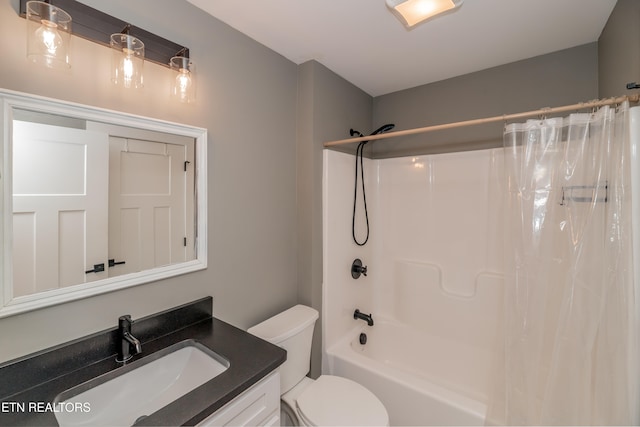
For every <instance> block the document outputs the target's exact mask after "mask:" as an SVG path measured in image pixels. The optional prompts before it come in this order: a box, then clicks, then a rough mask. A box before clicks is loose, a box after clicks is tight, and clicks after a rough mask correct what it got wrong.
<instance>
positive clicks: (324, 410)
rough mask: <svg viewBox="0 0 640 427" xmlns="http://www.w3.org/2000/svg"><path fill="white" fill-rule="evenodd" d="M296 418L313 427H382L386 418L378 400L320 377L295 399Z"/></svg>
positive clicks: (343, 381) (344, 381) (346, 384)
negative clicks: (298, 416) (298, 417)
mask: <svg viewBox="0 0 640 427" xmlns="http://www.w3.org/2000/svg"><path fill="white" fill-rule="evenodd" d="M297 407H298V411H299V413H300V415H301V416H302V417H303V418H304V419H305V421H306V422H307V423H308V424H311V425H314V426H339V425H342V426H386V425H389V415H388V414H387V410H386V409H385V407H384V405H383V404H382V402H380V400H379V399H378V398H377V397H376V396H375V395H374V394H373V393H371V392H370V391H369V390H367V389H366V388H364V387H363V386H361V385H360V384H358V383H356V382H354V381H351V380H348V379H346V378H342V377H336V376H333V375H321V376H320V377H319V378H318V379H317V380H315V381H314V382H313V383H312V384H310V385H309V386H308V387H307V388H306V389H305V390H304V392H303V393H302V394H301V395H300V396H299V397H298V399H297Z"/></svg>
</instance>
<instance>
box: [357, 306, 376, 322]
mask: <svg viewBox="0 0 640 427" xmlns="http://www.w3.org/2000/svg"><path fill="white" fill-rule="evenodd" d="M353 318H354V319H361V320H364V321H365V322H367V325H369V326H373V317H371V314H364V313H361V312H360V310H358V309H357V308H356V311H354V312H353Z"/></svg>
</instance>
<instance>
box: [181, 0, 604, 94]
mask: <svg viewBox="0 0 640 427" xmlns="http://www.w3.org/2000/svg"><path fill="white" fill-rule="evenodd" d="M188 1H189V2H190V3H192V4H194V5H195V6H197V7H199V8H201V9H202V10H204V11H206V12H208V13H209V14H211V15H213V16H215V17H216V18H218V19H220V20H221V21H223V22H225V23H227V24H228V25H230V26H231V27H233V28H235V29H237V30H238V31H240V32H242V33H244V34H246V35H248V36H249V37H251V38H252V39H254V40H257V41H258V42H260V43H262V44H263V45H265V46H267V47H269V48H271V49H272V50H274V51H276V52H278V53H280V54H281V55H283V56H284V57H286V58H288V59H290V60H291V61H293V62H295V63H296V64H301V63H303V62H305V61H308V60H311V59H315V60H317V61H318V62H320V63H322V64H323V65H325V66H326V67H328V68H329V69H331V70H332V71H334V72H335V73H337V74H338V75H340V76H342V77H344V78H345V79H347V80H348V81H350V82H351V83H353V84H355V85H356V86H358V87H359V88H361V89H362V90H364V91H365V92H367V93H369V94H370V95H372V96H378V95H383V94H386V93H390V92H395V91H398V90H402V89H407V88H410V87H415V86H419V85H422V84H426V83H431V82H434V81H438V80H443V79H447V78H450V77H455V76H459V75H462V74H467V73H471V72H474V71H479V70H483V69H486V68H490V67H494V66H497V65H502V64H506V63H509V62H513V61H518V60H521V59H525V58H530V57H533V56H537V55H542V54H545V53H549V52H554V51H557V50H561V49H566V48H569V47H573V46H578V45H581V44H585V43H590V42H594V41H596V40H598V37H599V36H600V33H601V32H602V29H603V28H604V26H605V24H606V22H607V18H608V17H609V15H610V14H611V11H612V10H613V7H614V6H615V3H616V0H466V1H465V3H464V4H463V5H462V7H461V8H460V9H458V10H457V11H455V12H453V13H450V14H447V15H443V16H440V17H437V18H434V19H432V20H430V21H427V22H425V23H423V24H421V25H419V26H417V27H415V28H414V29H412V30H406V29H405V27H404V26H403V25H402V24H401V23H400V22H399V21H398V20H397V19H396V17H395V16H394V15H393V14H391V13H390V12H389V11H388V9H387V7H386V5H385V1H384V0H270V1H265V0H243V1H238V0H188Z"/></svg>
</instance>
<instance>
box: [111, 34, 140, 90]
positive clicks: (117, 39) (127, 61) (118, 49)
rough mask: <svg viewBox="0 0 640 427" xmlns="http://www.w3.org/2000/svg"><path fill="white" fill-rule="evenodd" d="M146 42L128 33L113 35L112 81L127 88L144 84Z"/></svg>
mask: <svg viewBox="0 0 640 427" xmlns="http://www.w3.org/2000/svg"><path fill="white" fill-rule="evenodd" d="M143 65H144V43H142V41H140V40H139V39H137V38H135V37H133V36H130V35H128V34H119V33H118V34H112V35H111V81H112V82H113V83H114V84H116V85H118V86H122V87H125V88H134V89H135V88H141V87H143V86H144V81H143V76H142V66H143Z"/></svg>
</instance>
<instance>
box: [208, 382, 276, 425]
mask: <svg viewBox="0 0 640 427" xmlns="http://www.w3.org/2000/svg"><path fill="white" fill-rule="evenodd" d="M198 425H199V426H279V425H280V373H279V372H278V371H277V370H276V371H275V372H272V373H271V374H269V375H267V376H266V377H265V378H263V379H262V380H260V381H259V382H258V383H256V384H254V385H253V386H252V387H251V388H250V389H249V390H247V391H245V392H244V393H242V394H241V395H240V396H238V397H236V398H235V399H233V400H232V401H231V402H229V403H227V404H226V405H225V406H223V407H222V408H220V409H219V410H217V411H216V412H214V413H213V414H211V415H210V416H209V417H208V418H206V419H205V420H203V421H202V422H201V423H199V424H198Z"/></svg>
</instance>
